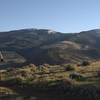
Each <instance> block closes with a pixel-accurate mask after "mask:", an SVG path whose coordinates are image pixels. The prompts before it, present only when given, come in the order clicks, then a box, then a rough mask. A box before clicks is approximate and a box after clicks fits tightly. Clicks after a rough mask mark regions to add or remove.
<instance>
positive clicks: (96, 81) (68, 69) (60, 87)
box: [0, 62, 100, 100]
mask: <svg viewBox="0 0 100 100" xmlns="http://www.w3.org/2000/svg"><path fill="white" fill-rule="evenodd" d="M99 65H100V62H93V63H90V64H89V65H84V64H78V65H76V64H70V65H69V64H63V65H55V66H50V65H48V64H45V65H41V66H35V65H34V64H30V65H28V66H25V67H23V68H17V69H8V70H1V71H0V75H2V76H1V81H0V86H1V87H7V88H10V89H12V90H13V91H15V93H17V94H20V95H22V96H23V97H24V98H25V100H27V99H28V100H32V99H31V98H32V97H35V98H37V99H36V100H43V99H46V100H52V99H53V100H61V99H62V100H66V99H67V100H75V99H77V100H99V98H100V66H99ZM58 94H59V95H58Z"/></svg>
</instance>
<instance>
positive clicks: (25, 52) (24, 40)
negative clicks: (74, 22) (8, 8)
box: [0, 29, 100, 65]
mask: <svg viewBox="0 0 100 100" xmlns="http://www.w3.org/2000/svg"><path fill="white" fill-rule="evenodd" d="M99 43H100V29H95V30H90V31H83V32H80V33H76V34H75V33H74V34H71V33H66V34H65V33H61V32H55V31H52V30H48V29H22V30H15V31H9V32H0V51H14V52H17V53H18V54H20V55H21V56H23V57H24V58H25V59H27V63H34V64H37V65H38V64H44V63H49V64H63V63H77V62H80V61H82V60H99V59H100V44H99Z"/></svg>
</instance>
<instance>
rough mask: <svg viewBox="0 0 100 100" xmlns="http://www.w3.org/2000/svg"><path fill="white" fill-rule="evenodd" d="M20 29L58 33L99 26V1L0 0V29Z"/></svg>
mask: <svg viewBox="0 0 100 100" xmlns="http://www.w3.org/2000/svg"><path fill="white" fill-rule="evenodd" d="M23 28H41V29H42V28H43V29H45V28H46V29H52V30H55V31H60V32H79V31H83V30H90V29H97V28H100V0H0V31H8V30H14V29H23Z"/></svg>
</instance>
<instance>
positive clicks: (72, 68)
mask: <svg viewBox="0 0 100 100" xmlns="http://www.w3.org/2000/svg"><path fill="white" fill-rule="evenodd" d="M65 70H66V71H73V70H75V68H74V67H73V66H71V65H67V67H66V69H65Z"/></svg>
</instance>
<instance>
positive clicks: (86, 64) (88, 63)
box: [82, 61, 90, 66]
mask: <svg viewBox="0 0 100 100" xmlns="http://www.w3.org/2000/svg"><path fill="white" fill-rule="evenodd" d="M88 65H90V62H89V61H83V62H82V66H88Z"/></svg>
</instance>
